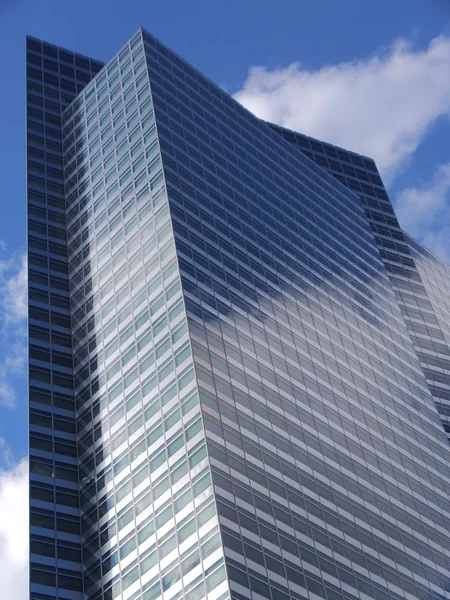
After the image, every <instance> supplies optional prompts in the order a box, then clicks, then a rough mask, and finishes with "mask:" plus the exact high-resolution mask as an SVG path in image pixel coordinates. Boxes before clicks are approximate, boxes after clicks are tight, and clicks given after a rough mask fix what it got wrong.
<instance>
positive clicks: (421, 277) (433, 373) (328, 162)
mask: <svg viewBox="0 0 450 600" xmlns="http://www.w3.org/2000/svg"><path fill="white" fill-rule="evenodd" d="M270 126H271V127H272V128H273V129H274V130H275V131H277V132H278V133H279V134H280V135H281V136H282V137H283V138H284V139H286V140H287V141H289V142H290V143H291V144H293V145H295V146H296V147H297V148H298V149H299V150H301V151H302V153H303V154H305V155H306V156H308V157H309V158H311V159H312V160H313V161H314V162H315V163H316V164H318V165H320V166H321V167H322V168H323V169H325V170H327V171H328V172H329V173H331V174H332V175H333V176H334V177H335V178H336V179H337V180H338V181H340V182H341V183H343V184H344V185H345V186H346V187H348V188H349V189H350V190H352V191H354V192H355V193H356V194H358V196H359V198H360V200H361V203H362V205H363V206H364V210H365V213H366V216H367V220H368V222H369V224H370V227H371V229H372V232H373V235H374V238H375V241H376V243H377V246H378V250H379V252H380V256H381V259H382V260H383V264H384V266H385V268H386V271H387V272H388V275H389V279H390V281H391V285H392V289H393V291H394V294H395V297H396V299H397V302H398V305H399V307H400V310H401V312H402V315H403V318H404V320H405V323H406V327H407V329H408V331H409V334H410V337H411V340H412V342H413V344H414V347H415V350H416V354H417V356H418V358H419V360H420V363H421V366H422V371H423V373H424V375H425V377H426V379H427V383H428V387H429V390H430V392H431V394H432V396H433V398H434V401H435V403H436V407H437V410H438V412H439V414H440V416H441V419H442V424H443V426H444V430H445V431H446V432H447V435H448V438H449V440H450V362H449V357H450V337H449V334H448V320H446V318H445V317H443V315H442V307H444V306H448V305H449V304H450V295H449V290H450V284H449V273H450V268H449V267H448V265H446V264H445V263H443V262H442V261H439V260H438V259H436V258H435V257H433V255H432V253H430V252H428V251H427V250H426V249H424V248H422V247H421V246H420V244H418V243H417V242H415V241H414V240H411V238H410V237H409V236H408V235H407V234H406V233H405V232H404V231H402V230H401V228H400V225H399V223H398V220H397V217H396V216H395V213H394V210H393V208H392V205H391V203H390V201H389V197H388V195H387V193H386V190H385V188H384V185H383V182H382V180H381V178H380V176H379V174H378V171H377V167H376V165H375V163H374V161H373V160H372V159H370V158H367V157H366V156H360V155H358V154H356V153H354V152H349V151H347V150H344V149H343V148H337V147H335V146H332V145H331V144H327V143H324V142H320V141H319V140H315V139H313V138H310V137H307V136H305V135H302V134H300V133H296V132H293V131H289V130H287V129H285V128H282V127H279V126H277V125H272V124H270ZM425 265H426V266H428V267H429V269H430V271H431V272H432V273H440V276H441V277H442V281H443V287H442V289H441V292H440V293H438V295H437V297H436V290H435V286H436V279H435V277H434V278H433V276H431V277H430V276H429V275H428V269H427V267H426V266H425ZM438 298H441V301H437V299H438ZM447 310H448V309H447Z"/></svg>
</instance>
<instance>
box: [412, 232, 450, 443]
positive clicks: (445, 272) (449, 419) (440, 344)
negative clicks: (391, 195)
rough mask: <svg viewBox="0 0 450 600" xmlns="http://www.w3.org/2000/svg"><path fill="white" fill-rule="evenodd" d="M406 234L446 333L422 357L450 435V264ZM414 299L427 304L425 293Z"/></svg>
mask: <svg viewBox="0 0 450 600" xmlns="http://www.w3.org/2000/svg"><path fill="white" fill-rule="evenodd" d="M405 237H406V241H407V243H408V246H409V249H410V252H411V255H412V257H413V259H414V262H415V264H416V266H417V271H418V272H419V275H420V277H421V279H422V281H423V284H424V286H425V289H426V299H425V301H427V302H430V303H431V305H432V307H433V311H434V314H435V316H436V318H437V320H438V322H439V327H440V330H441V333H442V335H443V339H442V338H440V339H439V340H437V341H435V342H434V344H433V346H432V347H431V346H426V345H425V344H422V348H421V354H420V361H421V364H422V370H423V371H424V373H425V375H426V377H427V380H428V382H429V383H428V384H429V386H430V388H431V389H432V393H433V395H434V397H435V398H438V401H437V402H436V405H437V409H438V412H439V414H440V415H441V419H442V422H443V423H444V429H445V430H446V432H447V434H448V435H449V437H450V266H449V265H448V264H447V263H445V262H443V261H442V260H440V259H439V258H437V257H436V256H435V255H434V254H433V253H432V252H430V251H429V250H427V249H426V248H424V247H423V246H422V245H421V244H419V243H417V242H416V241H415V240H413V239H412V238H411V237H410V236H408V235H407V234H405ZM414 300H415V301H416V303H417V304H418V305H419V306H423V305H424V298H423V294H419V293H418V292H417V293H416V295H415V298H414ZM411 304H413V305H414V303H413V299H412V298H411Z"/></svg>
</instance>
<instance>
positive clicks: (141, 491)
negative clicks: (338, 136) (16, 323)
mask: <svg viewBox="0 0 450 600" xmlns="http://www.w3.org/2000/svg"><path fill="white" fill-rule="evenodd" d="M27 61H28V62H27V65H28V72H27V83H28V89H27V103H28V115H27V117H28V247H29V303H30V308H29V317H30V319H29V326H30V536H31V538H30V539H31V544H30V551H31V557H30V585H31V592H30V599H31V600H50V599H54V598H58V599H60V598H61V599H63V598H64V599H67V600H113V599H119V598H120V599H123V600H138V599H144V600H157V599H160V598H161V600H181V599H183V600H203V599H204V598H205V599H208V600H247V599H248V600H263V599H268V600H294V599H295V600H300V599H303V598H308V599H311V600H313V599H316V598H326V599H328V600H337V599H341V600H343V599H348V600H350V599H356V598H361V599H365V598H367V599H369V598H375V599H376V600H388V599H395V600H397V599H398V600H400V599H408V600H409V599H411V600H412V599H414V598H420V599H425V598H426V599H430V600H431V599H434V600H438V599H439V600H444V599H445V598H450V569H449V558H450V533H449V528H448V522H449V517H450V498H449V492H448V491H449V489H450V487H449V485H450V469H449V467H450V447H449V445H448V442H447V438H446V434H445V432H444V430H443V428H442V423H441V418H440V415H439V413H438V409H437V408H436V404H438V403H436V398H441V396H437V395H436V394H435V393H434V392H433V390H432V382H434V383H435V382H439V380H438V378H437V370H438V369H440V368H443V367H442V365H441V364H440V363H439V365H438V367H437V368H436V369H435V370H434V371H433V373H434V374H433V375H432V376H430V375H429V374H428V373H426V372H425V371H424V364H425V361H424V358H423V357H422V356H421V355H420V354H419V350H421V349H422V346H421V344H419V343H418V342H417V340H416V339H415V338H414V336H413V334H412V332H413V331H415V330H414V328H413V327H412V325H411V323H413V322H414V323H415V322H416V321H418V322H419V324H422V322H423V320H424V319H425V317H424V315H427V316H429V315H433V316H434V317H435V319H436V321H437V322H438V323H441V322H443V323H444V324H445V323H446V314H447V312H446V311H448V306H449V305H450V302H449V301H447V299H446V298H447V296H446V293H444V292H443V291H442V288H439V286H438V285H436V281H438V280H439V272H440V271H439V270H441V271H445V272H446V273H447V271H446V268H447V269H448V267H445V266H442V265H441V264H440V263H439V261H438V259H434V257H430V256H429V255H428V254H426V252H425V251H422V250H421V247H420V246H417V245H415V242H414V241H413V240H410V239H409V238H407V237H405V236H404V234H403V233H402V232H401V230H400V228H399V227H398V224H397V223H396V219H395V215H393V211H392V208H391V206H390V203H389V201H388V199H387V196H386V194H385V191H384V188H383V187H382V183H381V180H380V179H379V176H378V173H377V172H376V167H374V165H373V163H372V162H371V161H370V160H369V159H365V158H363V157H358V159H359V160H360V161H361V162H362V165H361V166H362V171H363V172H364V177H363V176H362V175H361V174H359V173H357V175H356V177H354V179H356V180H358V178H359V179H364V178H365V177H368V178H369V180H371V182H372V183H371V184H370V186H371V190H370V192H369V191H364V190H363V192H361V189H363V188H361V189H356V187H352V185H348V184H347V183H348V182H346V181H339V177H336V176H335V175H336V173H334V172H333V168H328V167H329V165H325V164H321V162H320V160H317V159H316V158H315V157H314V156H305V153H304V152H303V153H302V152H299V147H294V146H300V145H301V144H299V143H297V142H296V139H295V135H296V134H293V133H292V132H286V130H280V129H278V128H275V127H274V126H269V125H268V124H266V123H264V122H262V121H260V120H258V119H257V118H256V117H254V116H253V115H251V114H250V113H249V112H248V111H246V110H245V109H244V108H242V107H241V106H240V105H239V104H238V103H237V102H235V101H234V100H233V99H232V98H230V97H229V96H228V95H227V94H226V93H224V92H223V91H222V90H220V89H219V88H218V87H217V86H215V85H214V84H212V83H211V82H209V81H208V80H207V79H206V78H205V77H204V76H203V75H201V74H200V73H198V72H197V71H195V70H194V69H193V68H192V67H191V66H189V65H188V64H187V63H185V62H184V61H183V60H182V59H180V58H179V57H178V56H176V55H175V54H174V53H173V52H171V51H170V50H168V49H167V48H166V47H164V46H163V45H162V44H160V43H159V42H158V41H157V40H156V39H155V38H154V37H152V36H151V35H149V34H148V33H146V32H145V31H143V30H139V31H138V32H137V33H136V34H135V35H134V36H133V37H132V38H131V40H130V41H129V42H128V43H127V44H125V46H123V48H122V49H121V50H120V51H119V52H118V54H117V55H116V56H115V57H114V58H113V59H112V60H111V61H110V62H109V63H107V65H106V66H102V65H101V64H100V63H98V62H97V61H92V60H90V59H86V58H84V57H80V56H79V55H77V54H72V53H68V52H66V51H64V50H61V49H58V48H55V47H54V46H51V45H49V44H45V43H42V42H40V41H38V40H34V39H31V38H29V39H28V41H27ZM274 129H275V130H274ZM280 134H281V135H280ZM289 136H291V138H292V139H283V138H289ZM306 139H308V138H306ZM292 141H294V142H295V143H294V144H293V143H292ZM330 148H331V147H330ZM330 151H331V150H330ZM309 152H311V149H310V150H309ZM335 152H336V153H337V152H338V150H337V149H336V150H335ZM324 154H326V151H325V152H324ZM348 156H349V157H350V156H352V157H353V156H356V155H353V154H352V155H350V154H349V155H348ZM335 158H336V160H335V162H336V163H339V160H341V157H339V155H337V156H336V157H335ZM311 159H312V160H311ZM352 160H353V159H351V160H350V162H352ZM355 160H356V159H355ZM366 161H367V162H366ZM344 162H345V160H344ZM341 166H342V169H343V172H345V169H344V167H343V165H341ZM324 167H325V168H324ZM336 169H337V170H338V171H339V169H338V168H337V167H336ZM330 171H331V172H330ZM355 186H356V183H355ZM349 188H350V189H349ZM377 192H378V193H377ZM372 193H373V194H374V197H372V196H371V194H372ZM383 194H384V195H383ZM375 197H376V198H377V199H376V200H375ZM361 200H362V201H361ZM374 203H377V205H376V206H373V205H374ZM372 208H373V209H374V212H373V214H372V213H371V212H370V210H372ZM378 213H382V214H383V219H384V221H383V223H384V225H380V227H385V229H386V231H387V233H386V232H385V230H383V231H382V232H381V233H380V232H379V231H378V230H377V229H376V225H375V221H377V217H376V216H375V215H376V214H378ZM400 235H401V236H402V237H401V239H400V237H399V236H400ZM397 242H398V245H397V246H396V244H397ZM389 243H390V244H391V245H389ZM423 252H425V255H426V256H425V258H424V259H423V261H422V263H420V260H419V255H420V256H422V255H423ZM389 253H390V254H389ZM421 253H422V254H421ZM408 260H411V263H412V265H413V266H414V269H415V270H414V274H415V273H416V272H417V273H419V277H420V278H421V279H420V281H421V285H422V287H423V290H424V291H423V293H424V297H425V299H427V301H428V303H429V304H430V306H429V305H428V304H427V305H426V306H425V305H423V306H422V305H420V304H419V303H418V302H416V304H415V305H414V306H416V305H418V306H419V309H420V310H422V313H423V314H422V313H421V316H420V318H419V317H417V316H416V314H415V313H412V312H410V308H411V307H410V306H409V304H408V301H407V300H408V298H409V297H410V296H411V295H414V294H413V293H412V292H411V294H410V296H408V293H409V288H408V289H407V290H406V292H405V297H406V296H407V300H405V301H404V302H403V300H402V301H400V299H402V298H403V296H402V293H403V292H402V290H404V289H405V288H404V287H402V285H403V282H404V280H407V281H411V280H414V277H413V276H404V273H403V271H402V272H401V273H400V274H399V273H398V270H396V269H399V268H400V267H399V265H400V264H401V265H406V266H407V267H408V269H410V270H413V266H411V264H409V263H408V262H407V261H408ZM433 260H434V261H435V262H436V264H435V263H434V262H433ZM426 261H430V262H432V263H433V265H434V272H435V273H436V275H434V276H433V275H431V274H430V273H431V268H429V267H428V266H426V265H425V262H426ZM422 265H423V266H422ZM402 268H403V267H402ZM405 269H406V267H405ZM421 270H423V271H424V273H427V274H428V275H429V279H426V278H425V275H424V274H423V273H421ZM393 272H394V275H393ZM408 272H409V271H408ZM398 281H401V284H400V283H398ZM414 281H415V280H414ZM427 286H428V287H429V288H430V289H432V290H433V291H432V292H430V297H428V295H427V290H426V289H425V288H427ZM421 290H422V288H421ZM413 292H414V290H413ZM420 293H422V291H421V292H420ZM415 298H418V295H417V294H416V296H415ZM402 302H403V303H402ZM437 307H439V308H437ZM421 319H422V321H421ZM427 322H430V321H427ZM433 324H434V321H433ZM439 331H442V335H443V336H444V337H445V335H447V333H448V332H447V330H446V329H445V325H440V328H439ZM432 333H433V335H431V336H430V339H431V341H432V342H433V343H434V342H435V341H436V339H438V338H436V335H435V334H434V329H433V332H432ZM420 335H421V336H422V334H420ZM422 339H428V338H427V337H426V336H422V337H420V340H422ZM424 348H425V346H424ZM436 351H437V350H436V348H435V347H433V352H436ZM444 354H445V353H444ZM430 355H431V351H430ZM433 356H434V355H433ZM438 359H439V360H441V359H443V357H442V356H441V355H439V356H438ZM445 385H446V384H445V383H444V384H442V385H441V387H442V388H443V389H444V388H445ZM442 398H444V397H443V396H442ZM441 404H442V403H441ZM438 408H439V406H438ZM442 414H443V413H441V415H442Z"/></svg>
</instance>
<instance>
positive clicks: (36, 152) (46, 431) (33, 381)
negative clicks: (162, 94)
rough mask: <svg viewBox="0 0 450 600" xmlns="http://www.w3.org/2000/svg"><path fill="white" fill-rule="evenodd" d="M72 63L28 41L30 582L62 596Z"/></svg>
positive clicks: (70, 460) (69, 471)
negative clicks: (66, 145)
mask: <svg viewBox="0 0 450 600" xmlns="http://www.w3.org/2000/svg"><path fill="white" fill-rule="evenodd" d="M73 62H74V58H73V55H72V54H71V53H68V52H65V51H62V50H59V49H57V48H55V47H53V46H50V45H47V44H41V42H38V41H37V40H32V39H28V41H27V65H28V67H27V69H28V73H27V123H28V151H27V160H28V165H27V167H28V263H29V324H30V338H29V339H30V342H29V358H30V361H29V365H30V367H29V368H30V479H31V482H30V486H31V488H30V504H31V506H30V511H31V515H30V526H31V553H32V558H31V577H30V582H31V586H32V590H33V589H34V586H36V585H39V586H41V585H43V586H45V588H51V587H55V589H56V588H58V589H61V590H66V591H65V594H66V596H65V597H67V598H69V597H73V598H78V597H79V593H81V589H82V580H81V577H80V563H81V550H80V517H79V486H78V464H77V448H76V435H75V433H76V432H75V418H74V416H75V415H74V401H73V370H72V340H71V323H70V299H69V285H68V275H67V240H66V218H65V196H64V180H63V157H62V147H61V110H62V108H63V107H64V106H65V105H67V104H68V103H69V102H70V101H71V100H72V98H73V96H74V95H75V93H76V91H77V89H81V88H79V86H80V85H84V83H81V82H80V81H79V80H78V77H76V76H75V71H74V69H73V67H71V65H73ZM91 75H92V71H91V69H90V67H89V73H88V74H86V73H85V74H84V77H86V76H87V77H91ZM44 557H45V558H44ZM48 557H53V558H54V559H55V561H54V563H53V564H51V562H50V563H49V560H48ZM59 561H67V562H65V563H64V565H65V570H64V571H61V570H60V571H59V572H58V564H59ZM32 593H33V592H32Z"/></svg>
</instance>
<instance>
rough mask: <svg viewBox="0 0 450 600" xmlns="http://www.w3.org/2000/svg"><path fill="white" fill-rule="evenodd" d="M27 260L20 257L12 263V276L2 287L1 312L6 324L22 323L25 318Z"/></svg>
mask: <svg viewBox="0 0 450 600" xmlns="http://www.w3.org/2000/svg"><path fill="white" fill-rule="evenodd" d="M27 274H28V269H27V259H26V256H25V255H22V256H21V257H20V258H19V259H18V260H17V259H16V260H15V261H13V263H12V274H11V276H10V277H9V278H8V279H6V281H5V283H4V286H3V295H4V300H3V311H4V315H5V319H6V320H7V321H8V323H17V322H20V321H23V320H24V319H25V318H26V316H27V309H28V304H27Z"/></svg>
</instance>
